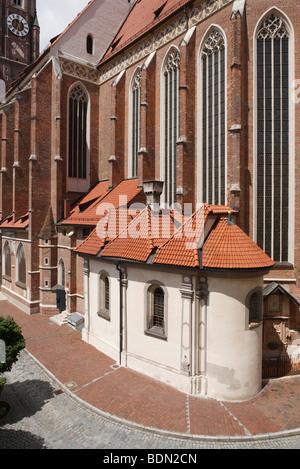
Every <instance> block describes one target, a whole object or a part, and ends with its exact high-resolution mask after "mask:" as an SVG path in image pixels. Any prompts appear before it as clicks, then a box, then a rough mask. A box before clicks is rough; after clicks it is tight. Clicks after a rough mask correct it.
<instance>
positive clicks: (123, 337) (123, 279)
mask: <svg viewBox="0 0 300 469" xmlns="http://www.w3.org/2000/svg"><path fill="white" fill-rule="evenodd" d="M116 268H117V270H118V272H119V282H120V286H119V288H120V293H119V294H120V300H119V301H120V305H119V315H120V332H119V333H120V345H119V365H120V366H121V365H122V353H123V352H124V351H125V363H124V366H125V367H126V366H127V353H126V352H127V320H126V319H127V318H126V287H127V283H128V280H127V273H126V270H125V269H122V267H120V264H117V265H116ZM124 332H125V334H124Z"/></svg>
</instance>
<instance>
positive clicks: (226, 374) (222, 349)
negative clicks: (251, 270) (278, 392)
mask: <svg viewBox="0 0 300 469" xmlns="http://www.w3.org/2000/svg"><path fill="white" fill-rule="evenodd" d="M258 286H261V287H262V278H254V279H236V278H235V279H231V278H223V279H222V278H209V281H208V288H209V292H210V294H209V300H208V308H207V390H208V394H209V395H210V396H213V397H216V398H218V399H224V400H227V399H228V400H243V399H249V398H252V397H254V396H255V395H257V394H258V393H259V391H260V390H261V383H262V376H261V373H262V324H260V325H259V326H257V327H254V328H250V327H249V321H248V318H249V316H248V311H247V308H246V306H245V300H246V298H247V296H248V294H249V293H250V291H252V290H254V289H255V288H256V287H258Z"/></svg>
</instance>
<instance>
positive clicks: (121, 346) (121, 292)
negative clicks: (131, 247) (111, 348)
mask: <svg viewBox="0 0 300 469" xmlns="http://www.w3.org/2000/svg"><path fill="white" fill-rule="evenodd" d="M116 269H117V271H118V272H119V295H120V298H119V324H120V329H119V334H120V342H119V365H120V366H121V365H122V352H123V291H122V289H123V287H122V269H121V267H120V264H117V265H116Z"/></svg>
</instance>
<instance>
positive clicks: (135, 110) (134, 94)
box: [131, 68, 141, 177]
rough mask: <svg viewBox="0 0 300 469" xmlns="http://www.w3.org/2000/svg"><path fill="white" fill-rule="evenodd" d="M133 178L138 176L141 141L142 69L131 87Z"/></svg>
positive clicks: (136, 74)
mask: <svg viewBox="0 0 300 469" xmlns="http://www.w3.org/2000/svg"><path fill="white" fill-rule="evenodd" d="M131 99H132V105H131V122H132V128H131V139H132V140H131V142H132V143H131V165H132V166H131V168H132V169H131V176H132V177H137V175H138V152H139V149H140V141H141V69H140V68H138V70H137V71H136V72H135V74H134V77H133V80H132V85H131Z"/></svg>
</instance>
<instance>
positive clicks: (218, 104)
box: [201, 30, 226, 205]
mask: <svg viewBox="0 0 300 469" xmlns="http://www.w3.org/2000/svg"><path fill="white" fill-rule="evenodd" d="M201 58H202V199H203V202H206V203H210V204H221V205H224V204H225V193H226V189H225V160H226V149H225V146H226V141H225V140H226V129H225V96H226V94H225V93H226V90H225V73H226V70H225V42H224V38H223V35H222V34H221V33H220V32H219V31H217V30H215V31H213V32H212V33H211V35H210V36H209V38H208V39H207V41H206V43H205V44H204V46H203V48H202V52H201Z"/></svg>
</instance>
